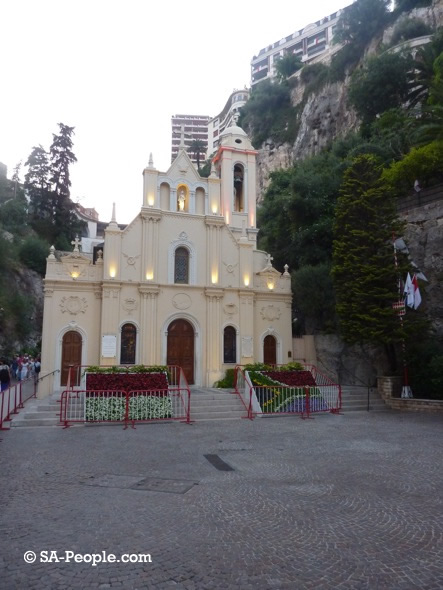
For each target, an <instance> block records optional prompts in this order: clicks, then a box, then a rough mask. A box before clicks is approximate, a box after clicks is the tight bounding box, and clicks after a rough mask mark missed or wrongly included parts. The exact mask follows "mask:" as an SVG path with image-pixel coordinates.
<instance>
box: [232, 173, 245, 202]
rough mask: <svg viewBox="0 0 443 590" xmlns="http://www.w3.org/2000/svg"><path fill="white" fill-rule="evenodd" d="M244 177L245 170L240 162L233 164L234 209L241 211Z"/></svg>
mask: <svg viewBox="0 0 443 590" xmlns="http://www.w3.org/2000/svg"><path fill="white" fill-rule="evenodd" d="M244 179H245V171H244V168H243V166H242V165H241V164H236V165H235V166H234V211H238V212H240V213H242V212H243V211H244V209H245V204H244Z"/></svg>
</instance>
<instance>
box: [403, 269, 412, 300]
mask: <svg viewBox="0 0 443 590" xmlns="http://www.w3.org/2000/svg"><path fill="white" fill-rule="evenodd" d="M414 276H415V275H414ZM403 294H404V296H405V303H406V305H407V306H408V307H414V286H413V284H412V279H411V275H410V274H409V273H408V276H407V277H406V282H405V288H404V290H403Z"/></svg>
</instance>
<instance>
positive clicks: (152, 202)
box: [148, 195, 154, 207]
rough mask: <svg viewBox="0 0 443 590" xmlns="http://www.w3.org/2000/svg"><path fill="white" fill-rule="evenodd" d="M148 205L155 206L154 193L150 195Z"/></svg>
mask: <svg viewBox="0 0 443 590" xmlns="http://www.w3.org/2000/svg"><path fill="white" fill-rule="evenodd" d="M148 206H149V207H153V206H154V195H148Z"/></svg>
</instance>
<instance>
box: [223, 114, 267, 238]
mask: <svg viewBox="0 0 443 590" xmlns="http://www.w3.org/2000/svg"><path fill="white" fill-rule="evenodd" d="M256 158H257V151H256V150H255V149H254V148H253V146H252V144H251V141H250V139H249V137H248V136H247V135H246V133H245V132H244V131H243V129H241V128H240V127H238V126H237V125H236V123H234V124H233V125H232V126H231V127H227V128H226V129H225V130H224V131H223V133H222V134H221V135H220V147H219V149H218V152H217V155H216V156H215V158H214V164H215V165H216V166H217V168H218V170H219V175H220V181H221V201H222V202H221V205H222V214H223V215H224V217H225V221H226V223H227V224H228V225H229V226H230V227H231V229H233V230H234V232H235V230H237V231H238V230H240V231H242V233H243V234H245V231H246V230H248V229H249V230H250V229H254V230H255V228H256ZM253 233H254V232H253Z"/></svg>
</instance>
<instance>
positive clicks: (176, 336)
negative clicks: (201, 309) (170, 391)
mask: <svg viewBox="0 0 443 590" xmlns="http://www.w3.org/2000/svg"><path fill="white" fill-rule="evenodd" d="M167 347H168V351H167V360H166V362H167V364H168V365H178V366H179V367H181V368H182V369H183V372H184V374H185V376H186V379H187V381H188V383H189V384H191V383H194V328H193V327H192V325H191V324H190V323H189V322H187V321H186V320H181V319H180V320H174V321H173V322H171V323H170V324H169V327H168V344H167Z"/></svg>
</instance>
